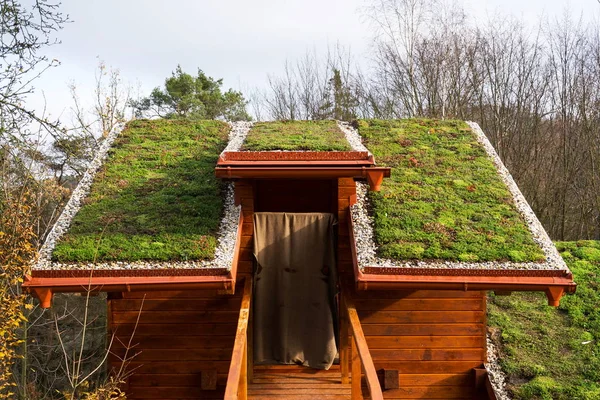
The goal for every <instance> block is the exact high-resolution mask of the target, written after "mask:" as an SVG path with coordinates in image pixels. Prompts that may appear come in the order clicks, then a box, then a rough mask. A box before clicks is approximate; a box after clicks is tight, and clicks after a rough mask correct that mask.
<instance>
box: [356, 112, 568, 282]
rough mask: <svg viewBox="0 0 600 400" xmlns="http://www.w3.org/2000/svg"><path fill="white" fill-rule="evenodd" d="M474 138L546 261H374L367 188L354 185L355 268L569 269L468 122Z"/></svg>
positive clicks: (486, 143)
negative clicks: (475, 137) (491, 162)
mask: <svg viewBox="0 0 600 400" xmlns="http://www.w3.org/2000/svg"><path fill="white" fill-rule="evenodd" d="M467 123H468V124H469V126H470V127H471V128H472V129H473V132H475V134H476V136H477V140H478V141H479V142H480V143H481V144H482V145H483V146H484V148H485V150H486V152H487V153H488V155H489V156H490V158H491V159H492V161H493V162H494V165H495V166H496V169H497V171H498V173H499V174H500V176H501V178H502V181H503V182H504V183H505V184H506V185H507V186H508V188H509V190H510V192H511V194H512V195H513V198H514V200H515V205H516V207H517V210H518V211H519V212H520V213H521V215H522V216H523V218H524V219H525V221H526V223H527V226H528V228H529V230H530V232H531V234H532V236H533V240H534V241H535V242H536V243H537V244H538V245H539V246H540V248H541V249H542V251H543V252H544V255H545V257H546V261H545V262H541V263H535V262H526V263H516V262H510V261H506V262H495V261H487V262H459V261H417V260H411V261H396V260H390V259H384V258H380V257H377V245H376V244H375V241H374V235H373V219H372V218H371V216H370V213H369V201H368V197H367V190H368V185H367V184H366V183H363V182H357V183H356V199H357V202H356V204H355V205H353V206H352V207H351V217H352V222H353V225H354V238H355V241H356V253H357V258H358V264H359V266H360V267H361V268H364V267H365V266H369V267H386V268H394V267H395V268H443V269H494V270H565V271H569V268H568V267H567V265H566V264H565V262H564V261H563V259H562V257H561V256H560V254H559V253H558V250H556V247H555V246H554V243H552V241H551V240H550V238H549V237H548V234H547V233H546V231H545V230H544V228H543V226H542V224H541V223H540V222H539V220H538V219H537V217H536V215H535V214H534V213H533V210H531V207H530V206H529V204H528V203H527V201H526V200H525V198H524V197H523V195H522V194H521V191H520V190H519V188H518V187H517V185H516V183H515V182H514V180H513V179H512V176H511V175H510V173H509V172H508V170H507V169H506V167H505V166H504V164H503V163H502V161H501V160H500V158H499V157H498V155H497V154H496V152H495V150H494V148H493V146H492V145H491V143H490V142H489V141H488V140H487V138H486V137H485V134H484V133H483V132H482V131H481V128H479V125H477V124H476V123H474V122H467Z"/></svg>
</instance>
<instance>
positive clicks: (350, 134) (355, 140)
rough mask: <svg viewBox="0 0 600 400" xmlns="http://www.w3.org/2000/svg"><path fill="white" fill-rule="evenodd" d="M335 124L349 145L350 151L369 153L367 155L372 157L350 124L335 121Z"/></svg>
mask: <svg viewBox="0 0 600 400" xmlns="http://www.w3.org/2000/svg"><path fill="white" fill-rule="evenodd" d="M336 122H337V126H338V128H340V130H341V131H342V132H344V136H346V140H347V141H348V143H349V144H350V147H352V150H354V151H366V152H368V153H369V155H372V153H371V152H370V151H369V149H367V148H366V147H365V145H364V144H363V142H362V137H361V136H360V134H359V133H358V131H357V130H356V129H354V128H353V127H352V125H351V124H350V123H348V122H344V121H336Z"/></svg>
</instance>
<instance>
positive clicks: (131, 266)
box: [32, 121, 252, 270]
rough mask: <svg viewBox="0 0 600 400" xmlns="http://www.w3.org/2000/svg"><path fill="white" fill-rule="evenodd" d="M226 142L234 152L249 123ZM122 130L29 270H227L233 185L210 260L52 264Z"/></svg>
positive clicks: (234, 216) (234, 209)
mask: <svg viewBox="0 0 600 400" xmlns="http://www.w3.org/2000/svg"><path fill="white" fill-rule="evenodd" d="M230 126H231V130H230V132H229V142H228V144H227V147H226V148H225V150H223V151H224V152H225V151H238V150H239V148H240V147H241V145H242V143H243V142H244V140H246V135H247V134H248V131H249V130H250V128H251V127H252V123H251V122H245V121H242V122H234V123H232V124H230ZM122 130H123V126H120V127H119V129H115V130H114V131H113V132H111V133H110V134H109V135H108V137H107V138H106V139H105V140H104V142H102V145H101V146H100V149H99V150H98V153H97V155H96V157H95V158H94V160H93V161H92V162H91V164H90V166H89V168H88V169H87V171H86V173H85V175H84V176H83V178H81V181H79V184H78V185H77V187H76V188H75V190H73V193H72V195H71V198H70V199H69V201H68V202H67V205H66V206H65V208H64V210H63V211H62V213H61V215H60V217H59V218H58V220H57V221H56V223H55V224H54V226H53V227H52V230H51V231H50V233H49V234H48V236H47V237H46V240H45V241H44V244H43V245H42V247H41V249H40V251H39V258H38V260H37V262H36V263H35V264H34V265H33V267H32V269H33V270H140V269H144V270H152V269H196V268H218V269H227V270H229V269H231V266H232V263H233V257H234V253H235V242H236V240H237V231H238V227H239V218H240V212H241V206H236V205H235V198H234V197H235V196H234V184H233V183H227V184H226V187H225V189H224V196H223V209H224V213H223V218H222V220H221V224H220V225H219V235H218V239H217V248H216V249H215V257H214V259H212V260H198V261H168V262H161V261H133V262H123V261H116V262H103V263H58V262H52V260H51V258H52V252H53V251H54V247H55V246H56V243H57V242H58V241H59V239H60V238H61V237H62V236H63V235H64V234H65V233H66V232H67V230H68V229H69V226H70V225H71V222H72V221H73V218H74V217H75V215H76V214H77V212H78V211H79V209H80V208H81V202H82V201H83V199H84V198H85V196H87V195H88V193H89V191H90V188H91V185H92V182H93V180H94V177H95V175H96V173H97V172H98V170H99V169H100V167H101V166H102V164H103V162H104V160H105V159H106V157H107V154H108V151H109V149H110V147H111V146H112V144H113V142H114V140H115V139H116V138H117V136H118V135H119V134H120V133H121V131H122Z"/></svg>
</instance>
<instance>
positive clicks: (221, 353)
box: [109, 285, 242, 399]
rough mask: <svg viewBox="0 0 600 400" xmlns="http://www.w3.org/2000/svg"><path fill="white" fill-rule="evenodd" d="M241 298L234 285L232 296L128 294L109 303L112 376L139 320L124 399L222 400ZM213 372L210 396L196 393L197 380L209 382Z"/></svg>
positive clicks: (211, 293)
mask: <svg viewBox="0 0 600 400" xmlns="http://www.w3.org/2000/svg"><path fill="white" fill-rule="evenodd" d="M241 294H242V287H241V286H240V285H238V286H237V287H236V294H235V295H233V296H232V295H223V294H219V292H218V291H217V290H197V291H180V292H175V291H168V292H148V293H142V292H134V293H125V294H124V295H123V298H122V299H113V300H109V327H110V333H109V334H111V335H112V333H114V335H115V339H114V341H113V346H112V349H111V351H112V353H114V355H111V357H110V360H109V362H110V367H111V369H112V370H118V369H119V368H120V366H121V362H120V360H119V358H118V357H123V355H124V352H125V344H127V343H128V342H129V340H130V338H131V334H132V332H133V330H134V327H135V323H136V320H137V318H138V316H139V318H140V319H139V324H138V326H137V329H136V331H135V335H134V336H133V339H132V343H133V344H135V347H133V349H132V350H131V351H133V352H134V353H139V354H137V355H136V356H135V357H134V358H133V360H132V362H131V363H130V365H129V370H132V371H133V375H132V376H131V377H130V378H129V381H128V385H127V386H126V393H127V398H128V399H219V398H221V399H222V398H223V395H224V393H225V382H226V380H227V371H228V370H229V360H230V359H231V352H232V350H233V343H234V338H235V333H236V327H237V320H238V315H239V309H240V303H241ZM142 300H143V305H142ZM140 307H142V312H141V313H140V312H139V310H140ZM215 372H216V374H217V375H216V379H217V388H216V390H202V388H201V382H202V379H203V374H204V379H208V380H210V379H211V374H214V373H215Z"/></svg>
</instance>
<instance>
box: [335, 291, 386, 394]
mask: <svg viewBox="0 0 600 400" xmlns="http://www.w3.org/2000/svg"><path fill="white" fill-rule="evenodd" d="M342 299H343V302H344V304H345V306H344V308H345V311H346V313H347V315H348V322H349V323H350V328H351V331H352V338H353V341H352V399H360V398H362V395H361V394H360V382H361V369H362V370H364V372H365V378H366V380H367V387H368V388H369V393H370V394H371V400H383V393H382V391H381V385H380V384H379V378H378V377H377V371H376V370H375V364H374V363H373V359H372V358H371V353H370V352H369V347H368V346H367V340H366V339H365V334H364V332H363V330H362V326H361V325H360V319H359V318H358V313H357V312H356V307H355V306H354V300H353V299H352V297H350V293H349V291H348V290H347V289H346V288H345V287H343V286H342ZM356 353H358V358H357V357H356ZM359 360H360V364H362V368H361V366H360V364H359V363H358V361H359ZM357 378H358V379H357ZM357 382H358V383H357Z"/></svg>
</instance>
